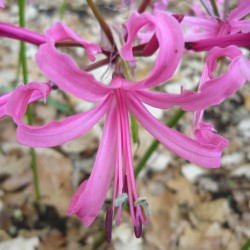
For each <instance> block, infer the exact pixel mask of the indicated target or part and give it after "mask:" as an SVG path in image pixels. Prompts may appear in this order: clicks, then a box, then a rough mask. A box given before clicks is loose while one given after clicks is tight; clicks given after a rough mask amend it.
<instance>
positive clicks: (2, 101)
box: [0, 82, 51, 118]
mask: <svg viewBox="0 0 250 250" xmlns="http://www.w3.org/2000/svg"><path fill="white" fill-rule="evenodd" d="M40 84H44V85H42V86H43V87H42V89H41V91H34V92H33V93H32V95H31V96H30V98H29V103H31V102H34V101H37V100H39V99H41V98H42V97H44V94H45V95H47V94H48V93H49V92H50V91H51V87H50V84H49V83H47V82H44V83H38V82H33V83H29V86H31V85H33V86H34V85H37V86H38V85H40ZM18 88H19V87H18ZM14 91H15V90H13V91H11V92H9V93H7V94H5V95H3V96H1V97H0V118H2V117H3V116H5V115H6V110H5V109H6V105H7V103H8V101H9V99H10V97H11V95H12V94H13V93H14ZM17 100H18V101H19V99H17ZM18 101H17V103H18ZM17 103H13V104H10V105H13V107H16V109H17V110H19V108H20V106H19V105H16V104H17Z"/></svg>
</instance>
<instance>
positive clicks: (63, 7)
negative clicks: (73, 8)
mask: <svg viewBox="0 0 250 250" xmlns="http://www.w3.org/2000/svg"><path fill="white" fill-rule="evenodd" d="M66 7H67V0H63V2H62V4H61V6H60V9H59V18H60V20H61V21H62V20H63V18H64V15H65V10H66Z"/></svg>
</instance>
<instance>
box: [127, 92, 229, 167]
mask: <svg viewBox="0 0 250 250" xmlns="http://www.w3.org/2000/svg"><path fill="white" fill-rule="evenodd" d="M128 107H129V111H130V112H131V113H132V114H133V116H135V118H136V119H137V120H138V121H139V122H140V123H141V124H142V126H143V127H144V128H145V129H146V130H148V132H149V133H150V134H152V135H153V136H154V137H155V138H156V139H157V140H159V141H160V142H161V143H162V144H163V145H164V146H165V147H167V148H169V149H170V150H172V151H173V152H174V153H176V154H177V155H179V156H181V157H182V158H184V159H186V160H188V161H191V162H194V163H197V164H199V165H201V166H204V167H210V168H217V167H219V166H220V158H221V154H222V150H223V148H224V147H226V146H227V145H228V141H227V140H226V139H225V138H223V137H221V136H219V135H216V134H214V135H213V136H211V135H210V137H208V138H207V140H199V137H198V138H197V139H198V140H194V139H191V138H189V137H186V136H185V135H183V134H181V133H180V132H177V131H175V130H173V129H171V128H169V127H167V126H166V125H164V124H162V123H161V122H159V121H158V120H157V119H155V118H154V117H153V116H152V115H151V114H150V113H149V112H148V110H147V109H146V108H145V107H144V106H143V104H142V103H141V102H140V101H139V100H138V99H137V98H136V96H135V95H133V96H131V97H129V101H128ZM211 133H212V132H211Z"/></svg>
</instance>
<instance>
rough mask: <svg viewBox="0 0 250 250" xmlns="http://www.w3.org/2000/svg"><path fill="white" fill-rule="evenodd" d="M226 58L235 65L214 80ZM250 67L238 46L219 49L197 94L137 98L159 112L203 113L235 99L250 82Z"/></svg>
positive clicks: (149, 94)
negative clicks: (221, 60)
mask: <svg viewBox="0 0 250 250" xmlns="http://www.w3.org/2000/svg"><path fill="white" fill-rule="evenodd" d="M222 56H228V57H230V58H231V60H232V61H231V63H230V64H229V66H228V70H227V72H226V73H224V74H223V75H221V76H219V77H217V78H214V77H213V72H214V71H215V69H216V67H217V64H216V61H217V59H218V58H219V57H222ZM249 63H250V62H249V61H248V60H247V59H246V58H245V57H244V56H243V55H242V52H241V50H240V49H239V48H237V47H235V46H230V47H227V48H225V49H224V48H218V47H217V48H214V49H212V50H211V51H210V52H209V53H208V56H207V59H206V65H205V68H206V75H204V72H203V79H202V83H201V85H200V87H199V90H198V91H197V92H193V91H187V92H183V93H181V94H169V93H161V92H152V91H147V90H138V91H136V94H137V96H138V97H139V98H140V99H141V101H142V102H145V103H146V104H148V105H150V106H153V107H155V108H161V109H166V108H170V107H172V106H179V107H180V108H181V109H183V110H185V111H198V110H202V109H205V108H207V107H209V106H212V105H217V104H220V103H221V102H223V101H224V100H225V99H226V98H227V97H229V96H231V95H233V94H234V93H235V92H236V91H237V90H238V89H239V88H240V87H241V86H242V85H243V84H244V83H245V81H246V79H248V78H249V74H250V70H249V68H248V65H249ZM248 72H249V73H248Z"/></svg>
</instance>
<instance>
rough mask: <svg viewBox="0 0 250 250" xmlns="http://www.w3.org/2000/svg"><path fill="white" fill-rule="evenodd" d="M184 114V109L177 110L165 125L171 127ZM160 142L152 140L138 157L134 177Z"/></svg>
mask: <svg viewBox="0 0 250 250" xmlns="http://www.w3.org/2000/svg"><path fill="white" fill-rule="evenodd" d="M184 114H185V111H183V110H178V111H177V112H176V113H175V115H174V116H173V117H172V119H171V120H170V121H168V122H167V123H166V125H167V126H168V127H170V128H172V127H173V126H174V125H175V124H176V123H177V122H178V121H179V119H180V118H181V117H182V116H183V115H184ZM159 144H160V142H159V141H157V140H154V141H153V142H152V143H151V145H150V146H149V148H148V149H147V151H146V153H145V154H144V156H143V157H142V158H141V159H140V161H139V162H138V164H137V166H136V167H135V177H137V176H138V175H139V173H140V172H141V170H142V169H143V168H144V167H145V165H146V162H147V161H148V159H149V158H150V156H151V155H152V154H153V152H154V151H155V150H156V149H157V147H158V145H159Z"/></svg>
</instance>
